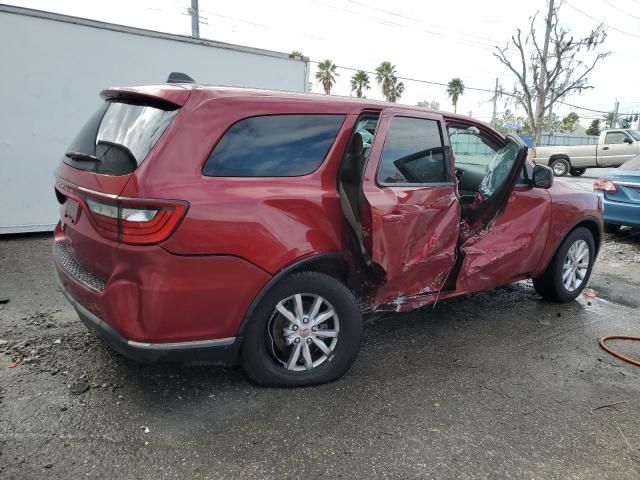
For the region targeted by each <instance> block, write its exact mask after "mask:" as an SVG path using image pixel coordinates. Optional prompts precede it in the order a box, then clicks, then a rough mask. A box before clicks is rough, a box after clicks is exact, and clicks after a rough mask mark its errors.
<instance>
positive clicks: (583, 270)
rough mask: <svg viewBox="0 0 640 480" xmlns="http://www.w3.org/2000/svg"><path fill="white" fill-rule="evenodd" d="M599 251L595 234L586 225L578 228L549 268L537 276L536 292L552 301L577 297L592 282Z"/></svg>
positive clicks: (559, 248)
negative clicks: (592, 273)
mask: <svg viewBox="0 0 640 480" xmlns="http://www.w3.org/2000/svg"><path fill="white" fill-rule="evenodd" d="M585 247H586V248H588V251H586V252H585V251H584V248H585ZM595 251H596V250H595V242H594V240H593V234H592V233H591V232H590V231H589V230H588V229H586V228H584V227H578V228H576V229H575V230H574V231H572V232H571V233H570V234H569V235H568V236H567V238H565V239H564V241H563V242H562V243H561V244H560V247H558V250H556V253H555V254H554V256H553V258H552V259H551V263H549V266H548V267H547V269H546V270H545V272H544V273H543V274H542V275H541V276H540V277H538V278H534V279H533V287H534V288H535V290H536V292H538V294H539V295H540V296H541V297H542V298H544V299H545V300H550V301H552V302H569V301H571V300H573V299H575V298H576V297H577V296H578V295H580V293H582V290H583V289H584V287H585V286H586V285H587V283H588V282H589V277H590V276H591V270H592V269H593V262H594V260H595ZM581 254H582V255H583V256H582V257H580V255H581ZM579 257H580V259H579ZM578 260H579V261H578ZM587 261H588V264H587V263H586V262H587ZM572 280H575V282H572Z"/></svg>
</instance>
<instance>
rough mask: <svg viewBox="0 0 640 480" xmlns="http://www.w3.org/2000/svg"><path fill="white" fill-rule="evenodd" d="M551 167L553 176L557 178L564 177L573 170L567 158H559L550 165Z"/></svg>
mask: <svg viewBox="0 0 640 480" xmlns="http://www.w3.org/2000/svg"><path fill="white" fill-rule="evenodd" d="M549 166H550V167H551V169H552V170H553V174H554V175H555V176H556V177H564V176H565V175H566V174H567V173H569V170H571V164H570V163H569V160H567V159H566V158H558V159H556V160H553V161H552V162H551V163H550V164H549Z"/></svg>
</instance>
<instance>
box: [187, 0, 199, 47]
mask: <svg viewBox="0 0 640 480" xmlns="http://www.w3.org/2000/svg"><path fill="white" fill-rule="evenodd" d="M189 14H190V15H191V36H192V37H193V38H200V13H199V11H198V0H191V9H190V10H189Z"/></svg>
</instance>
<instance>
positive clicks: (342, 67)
mask: <svg viewBox="0 0 640 480" xmlns="http://www.w3.org/2000/svg"><path fill="white" fill-rule="evenodd" d="M309 62H310V63H315V64H316V65H317V64H319V63H320V62H318V61H316V60H309ZM336 67H337V68H340V69H342V70H348V71H351V72H358V71H360V70H362V71H363V72H366V73H368V74H370V75H377V73H376V72H375V71H371V70H363V69H359V68H353V67H345V66H343V65H336ZM396 78H397V79H398V80H404V81H409V82H416V83H423V84H426V85H438V86H441V87H448V86H449V85H448V83H444V82H436V81H433V80H425V79H422V78H412V77H403V76H400V75H396ZM464 88H465V90H473V91H477V92H488V93H495V91H494V90H491V89H488V88H480V87H469V86H466V85H465V87H464ZM502 95H505V96H508V97H517V95H516V94H513V93H508V92H502ZM555 103H560V104H562V105H566V106H567V107H571V108H575V109H577V110H584V111H586V112H592V113H600V114H607V113H610V112H609V111H608V110H597V109H595V108H588V107H581V106H580V105H574V104H573V103H568V102H565V101H562V100H556V102H555ZM637 114H638V113H637V112H621V113H620V115H637Z"/></svg>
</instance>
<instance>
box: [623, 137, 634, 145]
mask: <svg viewBox="0 0 640 480" xmlns="http://www.w3.org/2000/svg"><path fill="white" fill-rule="evenodd" d="M622 141H623V142H624V143H628V144H632V143H633V140H631V139H630V138H629V137H624V140H622Z"/></svg>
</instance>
